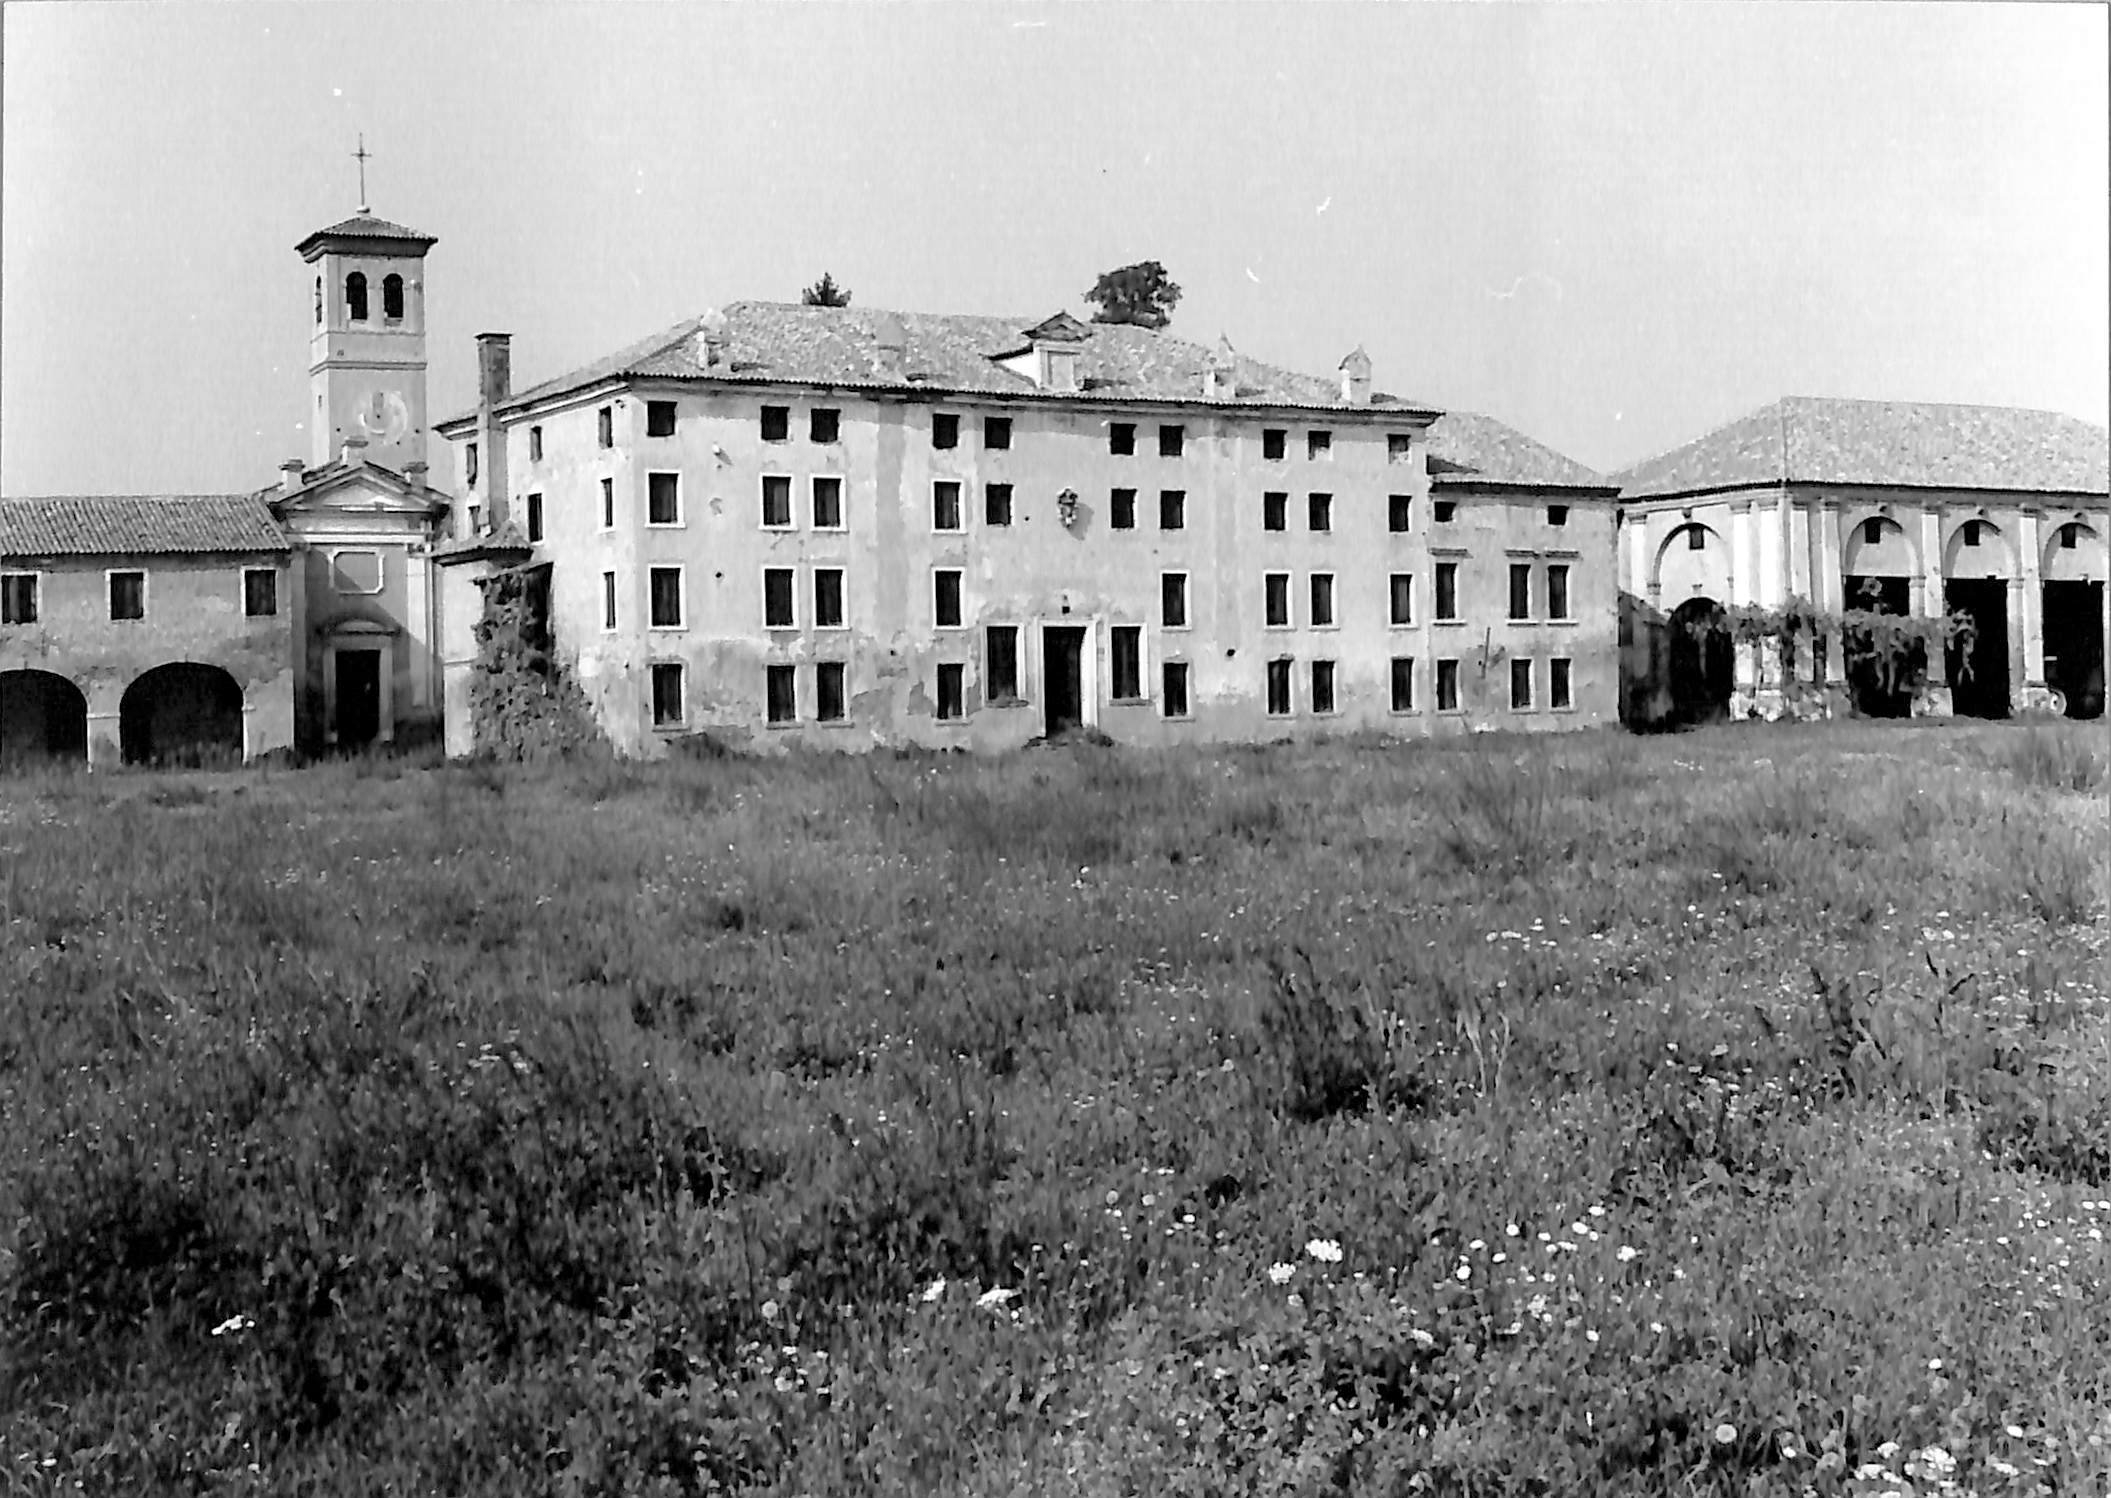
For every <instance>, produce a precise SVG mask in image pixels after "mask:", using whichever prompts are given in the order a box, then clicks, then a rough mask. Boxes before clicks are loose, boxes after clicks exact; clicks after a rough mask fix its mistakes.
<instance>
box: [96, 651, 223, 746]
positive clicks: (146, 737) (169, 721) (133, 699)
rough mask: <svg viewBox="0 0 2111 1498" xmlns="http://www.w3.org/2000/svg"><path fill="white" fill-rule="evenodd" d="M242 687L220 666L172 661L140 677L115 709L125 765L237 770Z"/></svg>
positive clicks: (127, 689)
mask: <svg viewBox="0 0 2111 1498" xmlns="http://www.w3.org/2000/svg"><path fill="white" fill-rule="evenodd" d="M242 707H243V696H242V687H241V684H240V683H239V682H237V681H236V680H235V679H234V677H232V676H231V675H229V674H228V673H227V672H226V671H225V670H223V669H221V668H220V667H218V666H209V665H204V664H201V663H199V662H196V661H171V662H169V663H167V664H166V665H160V666H156V667H154V668H153V669H152V670H149V671H142V672H141V673H140V674H139V675H138V676H135V677H134V678H133V679H132V682H131V684H130V685H129V686H127V687H126V688H125V694H124V697H123V698H122V699H121V700H120V701H119V703H118V743H119V745H120V747H121V748H122V750H123V752H124V760H125V763H126V764H128V765H152V764H170V765H218V764H240V763H241V762H242V758H243V747H244V746H243V734H242Z"/></svg>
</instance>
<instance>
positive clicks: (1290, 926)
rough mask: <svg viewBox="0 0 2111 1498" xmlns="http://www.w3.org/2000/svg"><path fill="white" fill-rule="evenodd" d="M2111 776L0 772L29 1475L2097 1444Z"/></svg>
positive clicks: (1824, 752)
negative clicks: (2110, 791)
mask: <svg viewBox="0 0 2111 1498" xmlns="http://www.w3.org/2000/svg"><path fill="white" fill-rule="evenodd" d="M2106 784H2107V755H2106V743H2105V737H2104V735H2103V734H2102V733H2101V731H2100V726H2072V725H2048V726H2042V727H2032V728H2023V727H2010V726H1985V727H1961V726H1960V727H1948V726H1921V725H1853V724H1836V725H1814V726H1809V727H1787V726H1778V727H1772V728H1765V729H1757V728H1755V729H1747V730H1738V729H1720V730H1711V731H1708V732H1704V733H1696V734H1688V735H1682V736H1677V737H1665V738H1655V739H1635V738H1628V737H1623V736H1618V735H1610V734H1608V735H1603V736H1599V735H1578V736H1572V737H1568V738H1562V739H1537V740H1530V741H1521V740H1513V739H1507V738H1501V737H1487V738H1477V739H1473V740H1471V741H1464V742H1457V743H1448V744H1441V745H1428V746H1416V747H1399V746H1385V745H1381V744H1378V743H1364V742H1356V741H1349V742H1343V743H1337V744H1330V745H1324V746H1319V747H1311V748H1299V749H1292V748H1287V747H1284V748H1267V749H1254V750H1246V751H1231V752H1222V753H1195V754H1180V753H1167V754H1157V755H1144V754H1136V753H1130V752H1124V751H1121V750H1115V749H1105V748H1093V747H1089V746H1077V747H1074V748H1064V749H1046V750H1032V751H1027V752H1023V753H1020V754H1018V755H1016V756H1013V757H1009V758H1005V759H1002V760H998V761H993V762H981V763H975V762H968V761H964V760H960V759H955V758H938V757H929V756H919V757H901V758H896V757H886V756H880V757H872V758H867V759H859V760H836V759H829V760H797V759H795V760H793V761H791V762H788V763H777V764H770V765H763V764H754V763H747V762H741V761H732V760H719V761H708V760H699V761H693V762H684V763H676V764H666V765H660V766H652V767H626V766H599V767H587V768H576V769H569V770H564V771H547V772H534V771H518V772H508V771H500V770H496V769H492V768H488V767H470V768H432V767H426V768H412V767H405V766H401V765H391V764H387V763H377V764H345V765H336V766H329V767H323V768H318V769H313V770H308V771H302V772H277V773H267V772H257V773H250V774H230V775H219V776H203V775H201V776H191V777H184V776H174V775H172V776H154V775H144V774H141V775H132V774H115V775H96V776H92V777H91V776H85V775H84V776H76V777H57V776H54V777H47V778H34V779H21V780H13V781H0V1318H4V1320H0V1335H4V1344H0V1346H4V1357H0V1457H4V1463H5V1465H4V1467H0V1492H18V1491H19V1492H36V1493H41V1492H75V1491H87V1492H93V1493H118V1492H123V1493H143V1492H186V1493H208V1492H209V1493H226V1494H245V1493H266V1492H268V1493H312V1494H318V1495H321V1494H329V1495H337V1494H352V1493H362V1494H364V1493H384V1492H386V1493H402V1494H412V1493H418V1494H424V1493H432V1494H447V1495H457V1494H490V1495H499V1494H506V1495H515V1494H532V1493H553V1494H580V1495H585V1494H693V1493H715V1492H731V1491H758V1492H778V1493H785V1494H797V1493H809V1494H824V1493H853V1492H889V1493H895V1492H900V1493H917V1494H927V1493H930V1494H948V1495H961V1498H968V1495H994V1494H1007V1493H1030V1494H1095V1495H1096V1494H1115V1493H1122V1494H1132V1493H1133V1494H1152V1495H1159V1494H1198V1495H1199V1494H1212V1493H1216V1494H1227V1495H1228V1494H1241V1495H1244V1494H1255V1493H1322V1492H1348V1493H1358V1494H1363V1493H1372V1494H1395V1493H1458V1494H1468V1493H1471V1494H1503V1493H1540V1494H1563V1495H1567V1494H1584V1493H1606V1494H1635V1493H1657V1492H1661V1493H1688V1492H1691V1493H1719V1494H1739V1495H1746V1494H1771V1493H1781V1494H1801V1493H1809V1492H1817V1493H1821V1494H1836V1493H1857V1494H1876V1493H1885V1492H1898V1493H1902V1494H1905V1493H1910V1494H1916V1495H1922V1494H1959V1493H1970V1494H2011V1493H2015V1494H2021V1493H2058V1494H2074V1495H2102V1494H2104V1493H2106V1492H2111V1285H2107V1275H2106V1269H2107V1264H2111V1258H2107V1251H2106V1247H2105V1243H2104V1235H2105V1233H2106V1232H2107V1231H2111V1009H2107V998H2106V973H2105V959H2106V950H2105V948H2106V937H2107V920H2106V899H2107V895H2111V887H2107V886H2111V871H2107V867H2106V861H2107V856H2111V827H2107V817H2106Z"/></svg>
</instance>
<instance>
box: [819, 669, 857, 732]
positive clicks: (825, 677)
mask: <svg viewBox="0 0 2111 1498" xmlns="http://www.w3.org/2000/svg"><path fill="white" fill-rule="evenodd" d="M848 674H849V673H848V672H847V671H846V670H845V669H844V663H843V662H842V661H816V662H814V718H815V720H816V721H818V722H822V723H840V722H842V721H843V710H844V706H845V703H844V693H843V685H844V682H843V678H844V677H845V676H846V675H848Z"/></svg>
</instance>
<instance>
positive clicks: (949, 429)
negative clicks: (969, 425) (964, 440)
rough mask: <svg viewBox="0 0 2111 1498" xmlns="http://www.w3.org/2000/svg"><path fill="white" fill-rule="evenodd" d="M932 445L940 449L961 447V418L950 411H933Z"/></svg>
mask: <svg viewBox="0 0 2111 1498" xmlns="http://www.w3.org/2000/svg"><path fill="white" fill-rule="evenodd" d="M931 445H932V446H933V447H939V448H949V447H958V446H960V418H959V417H958V416H955V415H954V414H953V413H952V412H950V411H933V412H932V413H931Z"/></svg>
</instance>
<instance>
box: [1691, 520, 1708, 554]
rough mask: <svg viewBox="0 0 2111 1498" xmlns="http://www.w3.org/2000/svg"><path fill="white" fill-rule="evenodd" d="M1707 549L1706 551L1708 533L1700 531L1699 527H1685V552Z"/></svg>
mask: <svg viewBox="0 0 2111 1498" xmlns="http://www.w3.org/2000/svg"><path fill="white" fill-rule="evenodd" d="M1707 549H1708V533H1707V532H1706V531H1705V530H1702V529H1701V528H1700V527H1699V526H1697V525H1689V526H1687V527H1686V550H1688V551H1706V550H1707Z"/></svg>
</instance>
